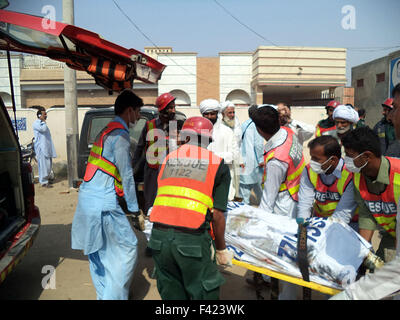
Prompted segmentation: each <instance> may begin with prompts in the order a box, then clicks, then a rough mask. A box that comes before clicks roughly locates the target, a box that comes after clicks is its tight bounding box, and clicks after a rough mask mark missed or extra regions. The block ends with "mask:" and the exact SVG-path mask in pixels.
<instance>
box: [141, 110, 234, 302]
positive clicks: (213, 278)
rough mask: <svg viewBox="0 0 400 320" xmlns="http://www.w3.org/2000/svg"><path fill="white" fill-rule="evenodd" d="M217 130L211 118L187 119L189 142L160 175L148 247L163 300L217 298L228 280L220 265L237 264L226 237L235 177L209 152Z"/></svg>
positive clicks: (172, 155) (166, 162)
mask: <svg viewBox="0 0 400 320" xmlns="http://www.w3.org/2000/svg"><path fill="white" fill-rule="evenodd" d="M212 130H213V126H212V123H211V122H210V121H209V120H207V119H205V118H203V117H199V116H198V117H191V118H188V119H187V120H186V121H185V123H184V124H183V127H182V131H181V132H180V137H181V138H182V139H181V141H183V142H184V144H183V145H181V146H180V147H179V148H178V149H177V150H175V151H173V152H171V153H170V154H168V156H167V157H166V158H165V159H164V162H163V164H162V166H161V169H160V173H159V175H158V191H157V197H156V199H155V201H154V206H153V208H152V210H151V213H150V221H151V222H153V229H152V233H151V237H150V240H149V243H148V246H149V247H150V248H151V249H152V252H153V259H154V262H155V269H156V278H157V288H158V291H159V293H160V296H161V298H162V299H163V300H170V299H173V300H176V299H179V300H186V299H193V300H199V299H201V300H202V299H218V298H219V287H220V286H221V285H222V284H223V283H224V281H225V280H224V278H223V276H222V275H221V274H220V272H219V271H218V267H217V264H216V262H217V263H218V264H221V265H232V258H233V254H232V253H231V252H230V251H228V250H227V249H226V245H225V238H224V233H225V218H224V212H225V211H226V208H227V197H228V191H229V183H230V174H229V168H228V166H227V165H226V164H225V163H224V160H223V159H222V158H220V157H218V156H216V155H215V154H213V153H212V152H211V151H208V150H207V149H206V148H207V146H208V144H209V143H210V141H211V139H212ZM211 230H212V234H213V235H214V236H215V242H214V241H213V240H212V236H211V235H210V231H211Z"/></svg>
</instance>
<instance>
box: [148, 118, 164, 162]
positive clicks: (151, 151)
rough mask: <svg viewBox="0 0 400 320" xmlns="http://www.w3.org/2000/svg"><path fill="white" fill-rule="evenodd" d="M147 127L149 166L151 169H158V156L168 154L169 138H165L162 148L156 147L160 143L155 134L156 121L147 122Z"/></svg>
mask: <svg viewBox="0 0 400 320" xmlns="http://www.w3.org/2000/svg"><path fill="white" fill-rule="evenodd" d="M146 127H147V137H146V138H147V146H146V160H147V165H148V166H149V167H150V168H153V169H158V168H159V166H160V162H159V158H158V156H159V155H160V154H162V153H164V152H165V153H168V139H169V137H168V136H165V138H166V140H165V142H164V144H163V145H162V146H158V147H155V146H153V144H154V143H155V142H156V141H158V139H159V137H158V136H157V135H156V134H155V131H154V130H155V129H157V127H156V119H153V120H150V121H147V122H146Z"/></svg>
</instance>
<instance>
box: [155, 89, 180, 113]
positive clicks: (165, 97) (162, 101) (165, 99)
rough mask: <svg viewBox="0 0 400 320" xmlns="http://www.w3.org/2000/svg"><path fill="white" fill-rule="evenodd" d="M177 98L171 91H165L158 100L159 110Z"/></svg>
mask: <svg viewBox="0 0 400 320" xmlns="http://www.w3.org/2000/svg"><path fill="white" fill-rule="evenodd" d="M175 99H176V98H175V97H174V96H173V95H172V94H170V93H169V92H167V93H163V94H162V95H161V96H159V97H158V98H157V100H156V107H157V108H158V111H161V110H163V109H164V108H165V107H166V106H167V105H169V104H170V103H171V102H172V101H174V100H175Z"/></svg>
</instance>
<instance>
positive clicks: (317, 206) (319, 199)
mask: <svg viewBox="0 0 400 320" xmlns="http://www.w3.org/2000/svg"><path fill="white" fill-rule="evenodd" d="M306 168H307V173H308V177H309V179H310V182H311V183H312V185H313V186H314V188H315V201H314V206H313V207H314V213H315V215H316V216H318V217H329V216H331V215H332V214H333V212H334V211H335V210H336V207H337V205H338V203H339V201H340V199H341V197H342V195H343V192H344V190H346V187H347V185H348V184H349V183H350V181H351V179H352V174H351V172H349V171H347V170H346V169H345V165H343V167H342V174H341V177H340V179H336V180H335V181H334V183H332V184H331V185H329V186H328V185H326V184H324V183H323V181H322V179H321V177H320V175H319V174H317V173H316V172H315V171H313V170H312V169H311V167H310V165H309V164H308V165H307V166H306Z"/></svg>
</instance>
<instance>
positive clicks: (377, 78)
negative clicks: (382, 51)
mask: <svg viewBox="0 0 400 320" xmlns="http://www.w3.org/2000/svg"><path fill="white" fill-rule="evenodd" d="M399 82H400V50H399V51H395V52H392V53H390V54H388V55H387V56H384V57H381V58H379V59H375V60H372V61H369V62H367V63H364V64H361V65H359V66H356V67H353V68H351V85H352V87H353V88H354V90H355V94H354V105H355V106H356V107H359V108H364V109H365V110H366V112H367V114H366V123H367V124H368V125H369V126H370V127H373V126H374V125H375V124H376V123H377V122H378V121H379V120H380V119H381V118H382V102H383V101H385V100H386V99H387V98H389V97H390V96H391V91H392V89H393V87H394V86H395V85H396V84H397V83H399Z"/></svg>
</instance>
